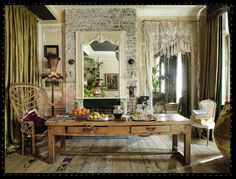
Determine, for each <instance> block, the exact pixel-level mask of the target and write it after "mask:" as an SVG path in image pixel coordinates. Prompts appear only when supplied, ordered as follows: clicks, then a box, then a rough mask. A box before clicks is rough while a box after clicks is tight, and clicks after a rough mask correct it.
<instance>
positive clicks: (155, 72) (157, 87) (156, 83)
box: [152, 62, 166, 92]
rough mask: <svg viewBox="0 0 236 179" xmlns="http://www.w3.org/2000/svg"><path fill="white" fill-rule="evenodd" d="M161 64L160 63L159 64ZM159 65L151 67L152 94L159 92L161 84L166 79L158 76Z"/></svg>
mask: <svg viewBox="0 0 236 179" xmlns="http://www.w3.org/2000/svg"><path fill="white" fill-rule="evenodd" d="M162 63H164V62H162ZM160 64H161V63H160ZM160 64H157V65H155V66H153V67H152V86H153V92H159V91H160V88H161V82H162V81H163V80H165V79H166V77H165V76H164V75H160V74H159V73H160V69H159V66H160Z"/></svg>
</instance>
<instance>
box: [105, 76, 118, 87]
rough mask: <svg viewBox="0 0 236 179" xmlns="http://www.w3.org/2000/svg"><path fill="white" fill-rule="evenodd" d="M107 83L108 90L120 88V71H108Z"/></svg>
mask: <svg viewBox="0 0 236 179" xmlns="http://www.w3.org/2000/svg"><path fill="white" fill-rule="evenodd" d="M105 85H106V89H107V90H114V91H115V90H119V73H106V74H105Z"/></svg>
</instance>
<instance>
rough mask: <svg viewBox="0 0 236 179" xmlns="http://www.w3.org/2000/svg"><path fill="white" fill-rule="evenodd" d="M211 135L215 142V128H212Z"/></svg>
mask: <svg viewBox="0 0 236 179" xmlns="http://www.w3.org/2000/svg"><path fill="white" fill-rule="evenodd" d="M211 137H212V142H213V143H215V137H214V129H212V133H211Z"/></svg>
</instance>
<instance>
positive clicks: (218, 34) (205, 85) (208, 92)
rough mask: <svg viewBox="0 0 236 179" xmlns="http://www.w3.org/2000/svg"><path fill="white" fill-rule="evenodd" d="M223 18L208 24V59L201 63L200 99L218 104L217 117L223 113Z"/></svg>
mask: <svg viewBox="0 0 236 179" xmlns="http://www.w3.org/2000/svg"><path fill="white" fill-rule="evenodd" d="M222 48H223V46H222V16H217V17H216V18H215V19H212V20H211V21H209V22H208V29H207V54H206V59H202V60H201V61H200V78H199V79H200V85H201V87H200V98H201V100H202V99H208V98H209V99H212V100H214V101H216V102H217V110H216V117H215V119H217V118H218V116H219V114H220V111H221V100H222V96H221V90H222V87H221V86H222V85H221V83H222Z"/></svg>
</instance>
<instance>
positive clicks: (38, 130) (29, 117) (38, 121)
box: [23, 110, 47, 134]
mask: <svg viewBox="0 0 236 179" xmlns="http://www.w3.org/2000/svg"><path fill="white" fill-rule="evenodd" d="M23 121H33V122H34V126H35V134H42V133H43V132H44V131H46V130H47V126H46V125H45V124H44V123H45V119H44V118H42V117H40V116H38V114H37V111H36V110H31V111H29V112H28V113H27V114H26V115H25V116H24V118H23Z"/></svg>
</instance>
